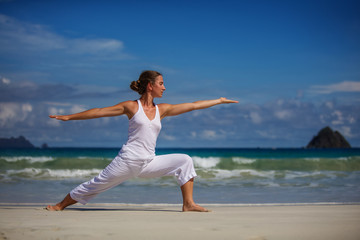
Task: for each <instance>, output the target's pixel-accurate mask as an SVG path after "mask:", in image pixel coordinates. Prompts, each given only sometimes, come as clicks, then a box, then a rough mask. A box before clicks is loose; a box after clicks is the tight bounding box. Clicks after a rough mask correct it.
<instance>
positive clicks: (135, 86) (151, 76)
mask: <svg viewBox="0 0 360 240" xmlns="http://www.w3.org/2000/svg"><path fill="white" fill-rule="evenodd" d="M158 76H162V75H161V73H159V72H157V71H149V70H148V71H143V72H142V73H141V74H140V77H139V79H138V80H137V81H132V82H131V84H130V88H131V89H132V90H134V91H135V92H138V93H139V94H140V95H143V94H144V93H146V88H147V85H148V83H149V82H150V83H151V84H155V79H156V77H158Z"/></svg>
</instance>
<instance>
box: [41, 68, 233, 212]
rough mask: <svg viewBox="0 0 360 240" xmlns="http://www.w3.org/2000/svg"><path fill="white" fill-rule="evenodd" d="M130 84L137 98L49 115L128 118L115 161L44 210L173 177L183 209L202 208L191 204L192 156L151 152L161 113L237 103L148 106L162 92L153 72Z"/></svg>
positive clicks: (159, 79)
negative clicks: (132, 183)
mask: <svg viewBox="0 0 360 240" xmlns="http://www.w3.org/2000/svg"><path fill="white" fill-rule="evenodd" d="M130 88H131V89H132V90H134V91H136V92H138V93H139V94H140V95H141V97H140V99H139V100H137V101H126V102H121V103H119V104H117V105H115V106H111V107H105V108H94V109H90V110H87V111H84V112H80V113H75V114H71V115H50V116H49V117H50V118H55V119H58V120H62V121H68V120H85V119H92V118H100V117H113V116H119V115H123V114H125V115H126V116H127V117H128V118H129V131H128V134H129V136H128V141H127V143H126V144H125V145H123V146H122V148H121V150H120V152H119V154H118V155H117V156H116V157H115V159H114V160H113V161H112V162H111V163H110V164H109V165H108V166H107V167H106V168H105V169H104V170H102V171H101V172H100V174H99V175H98V176H97V177H94V178H93V179H92V180H90V181H88V182H84V183H82V184H80V185H79V186H78V187H76V188H74V189H73V190H72V191H71V192H70V193H69V194H68V195H67V196H66V197H65V198H64V199H63V200H62V201H61V202H59V203H58V204H56V205H53V206H51V205H49V206H47V208H46V209H47V210H52V211H58V210H63V209H64V208H66V207H67V206H69V205H72V204H75V203H77V202H80V203H82V204H86V203H87V202H88V201H89V200H90V199H92V198H93V197H95V196H96V195H97V194H99V193H101V192H103V191H106V190H108V189H110V188H112V187H114V186H116V185H118V184H120V183H122V182H124V181H125V180H128V179H129V178H133V177H143V178H151V177H162V176H175V177H176V178H177V181H178V183H179V185H180V186H181V187H180V188H181V192H182V197H183V207H182V210H183V211H198V212H207V211H208V210H207V209H205V208H203V207H201V206H199V205H197V204H195V202H194V200H193V185H194V177H196V173H195V170H194V166H193V162H192V159H191V158H190V157H189V156H188V155H185V154H168V155H160V156H156V155H155V145H156V140H157V137H158V134H159V132H160V129H161V122H160V120H162V119H163V118H165V117H170V116H175V115H179V114H182V113H186V112H189V111H193V110H198V109H203V108H209V107H212V106H214V105H217V104H223V103H237V101H232V100H228V99H226V98H220V99H215V100H206V101H197V102H194V103H183V104H176V105H171V104H165V103H162V104H159V105H155V104H154V102H153V101H154V98H161V97H162V95H163V92H164V91H165V86H164V80H163V77H162V75H161V74H160V73H158V72H156V71H144V72H142V73H141V75H140V77H139V80H137V81H133V82H132V83H131V85H130Z"/></svg>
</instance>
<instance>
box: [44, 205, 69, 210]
mask: <svg viewBox="0 0 360 240" xmlns="http://www.w3.org/2000/svg"><path fill="white" fill-rule="evenodd" d="M45 209H46V210H48V211H62V210H64V209H62V208H61V207H60V206H58V205H54V206H51V205H48V206H47V207H46V208H45Z"/></svg>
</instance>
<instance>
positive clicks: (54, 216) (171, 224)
mask: <svg viewBox="0 0 360 240" xmlns="http://www.w3.org/2000/svg"><path fill="white" fill-rule="evenodd" d="M45 205H46V204H42V203H36V204H35V203H20V204H11V203H8V204H7V203H0V216H1V217H0V239H30V240H31V239H37V240H38V239H40V240H41V239H80V240H85V239H86V240H88V239H130V240H132V239H149V240H155V239H174V240H180V239H181V240H183V239H209V240H212V239H214V240H218V239H240V240H242V239H243V240H288V239H295V240H296V239H299V240H300V239H307V240H338V239H347V240H357V239H359V238H360V228H359V227H358V226H359V225H360V203H356V204H338V203H337V204H335V203H316V204H306V205H304V204H298V205H294V204H291V205H289V204H286V205H284V204H283V205H279V204H263V205H259V204H255V205H254V204H252V205H249V204H241V205H239V204H236V205H233V204H201V205H202V206H204V207H206V208H208V209H210V210H212V212H209V213H194V212H181V204H113V203H110V204H107V203H92V204H87V205H73V206H70V207H69V208H66V209H65V210H64V211H59V212H50V211H46V210H44V209H43V208H44V207H45Z"/></svg>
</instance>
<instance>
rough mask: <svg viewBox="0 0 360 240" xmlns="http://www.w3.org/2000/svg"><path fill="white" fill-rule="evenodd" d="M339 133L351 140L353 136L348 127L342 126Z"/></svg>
mask: <svg viewBox="0 0 360 240" xmlns="http://www.w3.org/2000/svg"><path fill="white" fill-rule="evenodd" d="M339 132H340V133H341V134H342V135H344V136H345V137H348V138H352V137H354V135H353V134H352V132H351V128H350V127H348V126H342V127H341V128H340V130H339Z"/></svg>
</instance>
